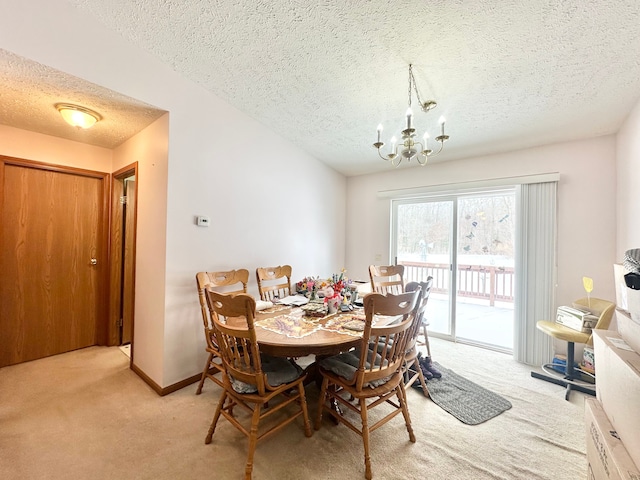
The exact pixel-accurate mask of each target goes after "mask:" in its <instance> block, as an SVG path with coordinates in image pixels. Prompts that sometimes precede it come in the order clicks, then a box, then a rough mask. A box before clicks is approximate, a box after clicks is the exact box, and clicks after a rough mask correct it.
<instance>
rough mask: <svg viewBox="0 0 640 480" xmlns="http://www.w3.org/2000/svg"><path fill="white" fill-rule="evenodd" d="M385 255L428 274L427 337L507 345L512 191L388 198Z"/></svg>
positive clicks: (415, 273)
mask: <svg viewBox="0 0 640 480" xmlns="http://www.w3.org/2000/svg"><path fill="white" fill-rule="evenodd" d="M392 210H393V222H392V227H393V232H392V242H391V244H392V252H391V253H392V258H394V259H395V260H396V261H397V263H398V264H402V265H404V266H405V277H406V278H405V279H406V281H407V282H409V281H422V280H424V279H425V278H426V277H427V276H431V277H433V280H434V281H433V287H432V291H431V296H430V298H429V303H428V310H427V315H428V319H429V322H430V326H429V330H430V332H431V333H432V334H433V335H434V336H440V337H445V338H449V339H452V340H456V341H461V342H465V343H472V344H480V345H484V346H487V347H490V348H494V349H498V350H504V351H511V350H512V349H513V318H514V316H513V312H514V310H513V305H514V281H513V279H514V242H515V223H514V220H515V218H514V217H515V193H514V189H512V188H509V189H500V190H498V191H491V192H474V193H473V194H465V195H461V194H459V195H450V196H439V197H432V198H420V199H412V200H394V201H393V209H392Z"/></svg>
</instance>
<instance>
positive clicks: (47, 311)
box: [0, 157, 108, 367]
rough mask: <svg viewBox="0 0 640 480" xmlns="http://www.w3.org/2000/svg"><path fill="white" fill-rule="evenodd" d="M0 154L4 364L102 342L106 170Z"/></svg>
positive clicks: (0, 349) (0, 353)
mask: <svg viewBox="0 0 640 480" xmlns="http://www.w3.org/2000/svg"><path fill="white" fill-rule="evenodd" d="M12 160H15V161H12ZM0 162H1V163H0V180H1V181H0V185H1V192H2V196H1V197H0V202H1V203H0V205H1V209H0V215H1V217H0V218H1V220H2V224H1V226H0V272H1V274H0V313H1V315H0V367H2V366H5V365H12V364H15V363H20V362H25V361H28V360H34V359H37V358H42V357H46V356H49V355H55V354H58V353H62V352H67V351H71V350H75V349H78V348H83V347H87V346H90V345H95V344H97V343H98V339H99V336H100V334H101V329H103V328H105V327H104V325H102V324H101V321H102V319H103V318H105V317H104V315H105V314H106V313H107V312H106V311H105V309H106V308H107V305H106V302H105V301H104V299H105V298H106V297H105V292H104V291H103V285H104V283H103V280H102V278H103V276H104V275H103V274H102V270H103V269H106V268H107V255H106V248H105V244H106V242H105V241H104V233H103V229H102V225H103V223H104V222H105V221H106V215H107V213H106V212H105V208H104V205H108V203H106V202H105V196H104V195H105V185H106V181H107V179H108V175H107V174H102V173H99V172H88V171H82V170H78V169H71V168H62V167H51V166H44V165H41V164H35V163H34V162H28V161H18V160H17V159H7V158H6V157H3V158H0ZM107 198H108V197H107Z"/></svg>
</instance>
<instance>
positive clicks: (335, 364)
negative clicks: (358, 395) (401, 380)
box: [318, 349, 389, 388]
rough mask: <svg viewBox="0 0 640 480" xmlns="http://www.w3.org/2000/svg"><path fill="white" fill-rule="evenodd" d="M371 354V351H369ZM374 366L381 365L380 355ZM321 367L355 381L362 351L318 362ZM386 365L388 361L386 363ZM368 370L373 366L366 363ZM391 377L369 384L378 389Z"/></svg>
mask: <svg viewBox="0 0 640 480" xmlns="http://www.w3.org/2000/svg"><path fill="white" fill-rule="evenodd" d="M369 352H371V350H369ZM375 356H376V358H375V360H374V365H380V359H381V357H380V354H378V353H376V354H375ZM369 358H370V356H369ZM318 363H319V365H320V367H321V368H323V369H324V370H325V371H329V372H332V373H334V374H336V375H338V376H339V377H342V378H344V379H345V380H347V381H348V382H350V381H352V380H353V376H354V375H355V374H356V370H357V369H358V365H359V364H360V350H357V349H356V350H354V351H353V352H343V353H339V354H337V355H333V356H331V357H327V358H324V359H322V360H320V362H318ZM385 364H386V361H385ZM365 365H366V368H369V367H370V366H371V363H370V362H366V363H365ZM388 380H389V377H385V378H381V379H379V380H372V381H371V382H369V383H368V384H367V386H369V387H372V388H374V387H377V386H379V385H382V384H384V383H386V382H387V381H388Z"/></svg>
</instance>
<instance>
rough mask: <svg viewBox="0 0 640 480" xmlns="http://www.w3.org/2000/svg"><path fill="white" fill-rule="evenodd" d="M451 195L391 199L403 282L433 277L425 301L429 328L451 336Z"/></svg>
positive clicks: (396, 256) (396, 246)
mask: <svg viewBox="0 0 640 480" xmlns="http://www.w3.org/2000/svg"><path fill="white" fill-rule="evenodd" d="M455 208H456V205H455V201H454V199H438V200H411V201H402V202H394V218H393V229H394V235H393V240H394V241H393V242H392V244H393V245H394V246H393V247H392V248H395V254H394V255H392V257H394V258H395V261H396V263H397V264H399V265H404V267H405V280H406V282H407V283H408V282H411V281H416V282H423V281H425V280H426V279H427V277H428V276H431V277H433V285H432V287H431V295H430V297H429V302H428V303H427V318H428V319H429V323H430V325H429V330H430V331H433V332H437V333H438V334H440V335H442V336H446V337H453V335H454V332H453V328H454V325H453V324H452V322H451V319H452V317H453V316H452V315H451V307H452V303H451V295H450V293H451V285H452V283H451V282H452V269H451V265H453V264H454V261H455V260H454V258H453V255H454V253H455V250H454V249H453V245H454V244H455V238H454V225H453V218H454V211H455Z"/></svg>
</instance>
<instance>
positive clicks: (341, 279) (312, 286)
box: [296, 269, 351, 302]
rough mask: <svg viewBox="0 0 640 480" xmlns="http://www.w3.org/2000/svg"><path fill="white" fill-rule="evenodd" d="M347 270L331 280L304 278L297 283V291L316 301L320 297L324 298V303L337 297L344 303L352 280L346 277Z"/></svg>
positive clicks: (336, 274) (343, 270) (335, 275)
mask: <svg viewBox="0 0 640 480" xmlns="http://www.w3.org/2000/svg"><path fill="white" fill-rule="evenodd" d="M345 273H346V270H345V269H342V270H341V271H340V273H334V274H333V275H331V277H330V278H327V279H321V278H320V277H304V278H303V279H302V280H300V281H299V282H298V283H296V291H297V292H298V293H301V294H308V295H309V298H310V299H311V300H315V299H316V298H317V297H318V296H321V297H324V301H325V302H328V300H330V299H333V300H334V301H335V299H336V297H339V298H338V300H339V301H342V298H343V297H344V295H345V293H346V292H345V290H346V289H347V288H348V286H349V284H350V283H351V280H349V279H348V278H347V276H346V275H345Z"/></svg>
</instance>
